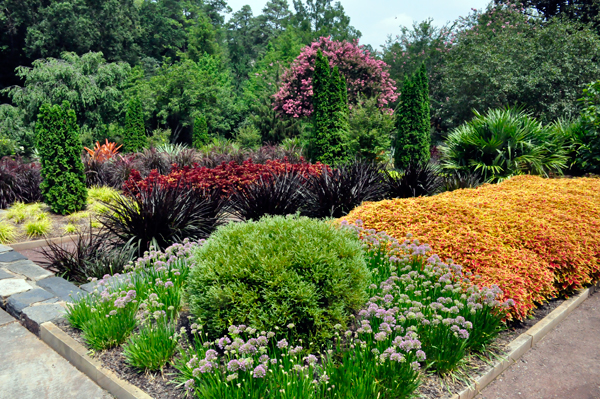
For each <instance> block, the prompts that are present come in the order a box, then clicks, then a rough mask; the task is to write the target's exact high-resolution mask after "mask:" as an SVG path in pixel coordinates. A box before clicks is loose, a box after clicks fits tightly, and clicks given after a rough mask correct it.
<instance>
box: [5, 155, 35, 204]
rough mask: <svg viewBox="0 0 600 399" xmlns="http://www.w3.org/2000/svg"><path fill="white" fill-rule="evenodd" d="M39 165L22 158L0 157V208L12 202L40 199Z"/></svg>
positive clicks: (28, 201) (27, 201)
mask: <svg viewBox="0 0 600 399" xmlns="http://www.w3.org/2000/svg"><path fill="white" fill-rule="evenodd" d="M41 182H42V176H41V174H40V165H39V164H38V163H36V162H30V163H28V162H23V160H22V159H20V158H16V159H12V158H9V157H4V158H2V159H0V209H4V208H8V207H9V206H10V205H11V204H12V203H14V202H16V201H21V202H25V203H30V202H37V201H40V200H41V199H42V191H41V190H40V184H41Z"/></svg>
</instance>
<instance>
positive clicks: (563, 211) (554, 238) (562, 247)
mask: <svg viewBox="0 0 600 399" xmlns="http://www.w3.org/2000/svg"><path fill="white" fill-rule="evenodd" d="M599 204H600V179H590V178H580V179H543V178H540V177H535V176H518V177H514V178H512V179H509V180H506V181H504V182H503V183H500V184H497V185H484V186H481V187H479V188H477V189H474V190H458V191H454V192H451V193H444V194H440V195H436V196H433V197H426V198H415V199H404V200H391V201H382V202H377V203H370V204H365V205H363V206H361V207H359V208H357V209H355V210H354V211H352V212H351V213H350V214H349V215H348V216H347V217H346V219H348V220H351V221H352V220H358V219H360V220H362V221H364V224H365V226H366V227H368V228H374V229H377V230H383V231H387V232H388V233H389V234H391V235H392V236H394V237H404V236H405V235H406V234H407V233H408V232H411V233H413V234H414V235H415V238H418V239H419V240H422V241H425V242H429V243H431V246H432V248H433V250H434V251H435V253H437V254H438V255H439V256H440V257H442V258H443V259H445V258H451V259H453V260H454V261H455V262H457V263H459V264H461V265H463V266H464V268H465V269H466V270H467V271H470V272H472V273H473V274H475V275H477V278H472V280H473V281H475V282H477V283H478V284H482V285H489V284H497V285H498V286H500V288H501V289H502V290H503V291H504V293H505V295H506V297H510V298H514V299H515V301H516V306H515V308H514V310H513V311H512V315H513V316H515V317H518V318H523V317H525V316H526V315H527V314H529V312H531V310H532V309H533V308H534V307H535V304H536V303H543V302H545V301H547V300H548V299H550V298H553V297H554V296H556V295H559V294H569V293H571V292H573V290H576V289H578V288H581V287H583V286H585V285H586V284H589V283H590V282H592V281H594V280H598V279H599V278H600V266H599V265H600V263H599V259H598V254H599V253H600V235H599V231H600V228H599V227H600V226H599V224H598V220H600V205H599Z"/></svg>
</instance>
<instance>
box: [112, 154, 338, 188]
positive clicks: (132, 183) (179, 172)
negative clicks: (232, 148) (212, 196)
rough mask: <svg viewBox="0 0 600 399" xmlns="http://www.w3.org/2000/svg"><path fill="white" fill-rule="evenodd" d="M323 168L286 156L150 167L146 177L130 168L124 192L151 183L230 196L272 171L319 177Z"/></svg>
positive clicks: (149, 185) (320, 165)
mask: <svg viewBox="0 0 600 399" xmlns="http://www.w3.org/2000/svg"><path fill="white" fill-rule="evenodd" d="M324 167H327V166H326V165H323V164H321V163H319V162H317V163H315V164H310V163H307V162H304V161H302V162H300V163H293V164H292V163H289V162H287V159H283V160H267V161H266V162H265V163H264V164H255V163H254V162H252V160H251V159H249V160H246V161H244V162H243V163H241V164H238V163H236V162H234V161H231V162H229V163H225V162H223V163H222V164H221V165H219V166H217V167H215V168H207V167H204V166H199V165H198V164H194V166H192V167H189V166H185V167H183V168H180V167H178V166H177V165H173V167H172V168H171V172H170V173H169V174H167V175H161V174H160V173H158V171H156V170H153V171H152V172H150V175H149V176H148V177H147V178H145V179H144V178H142V176H141V174H140V172H138V171H137V170H133V171H132V172H131V174H130V175H129V179H128V180H127V181H126V182H125V184H124V185H123V191H125V192H126V193H129V194H132V195H137V193H139V191H140V190H148V188H149V187H151V186H152V184H154V183H157V184H159V185H161V186H164V187H175V186H177V185H180V186H182V185H183V186H184V187H189V188H192V189H208V190H211V191H212V190H217V191H218V192H220V193H221V195H223V196H229V195H231V194H232V193H233V191H234V190H239V189H241V188H242V187H244V186H245V185H247V184H250V183H252V182H254V181H256V180H258V179H260V178H261V177H263V178H267V177H268V176H270V175H271V173H275V174H279V173H283V172H285V171H294V172H298V173H300V174H301V175H302V176H305V177H308V176H309V175H314V176H318V175H319V174H320V173H321V170H322V169H323V168H324Z"/></svg>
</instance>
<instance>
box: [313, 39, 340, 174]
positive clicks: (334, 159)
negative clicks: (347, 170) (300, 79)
mask: <svg viewBox="0 0 600 399" xmlns="http://www.w3.org/2000/svg"><path fill="white" fill-rule="evenodd" d="M346 92H347V89H346V82H345V80H344V78H343V77H342V76H341V75H340V73H339V70H338V68H337V67H335V68H334V69H333V71H332V70H331V68H330V67H329V62H328V61H327V58H326V57H325V56H324V55H323V53H322V52H321V51H320V50H319V52H318V53H317V57H316V59H315V71H314V75H313V110H314V111H313V132H312V135H311V137H310V139H309V152H310V157H311V159H312V160H313V161H320V162H323V163H326V164H328V165H335V164H340V163H343V162H345V161H346V160H347V157H348V151H347V143H346V129H347V117H348V106H347V94H346Z"/></svg>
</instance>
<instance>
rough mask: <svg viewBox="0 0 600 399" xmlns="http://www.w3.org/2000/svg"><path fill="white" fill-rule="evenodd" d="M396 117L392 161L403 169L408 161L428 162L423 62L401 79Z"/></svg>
mask: <svg viewBox="0 0 600 399" xmlns="http://www.w3.org/2000/svg"><path fill="white" fill-rule="evenodd" d="M396 112H397V114H396V115H397V116H396V142H395V145H394V148H395V152H394V164H395V166H396V168H398V169H406V168H407V167H408V166H409V165H410V164H425V163H427V162H428V161H429V158H430V152H429V147H430V145H431V138H430V135H429V123H430V122H429V119H430V117H429V85H428V83H427V74H426V71H425V66H424V65H423V66H422V67H421V69H419V71H418V72H417V73H415V74H414V75H413V76H411V77H408V76H407V77H406V78H405V79H404V86H403V87H402V93H401V95H400V104H399V106H398V109H397V111H396Z"/></svg>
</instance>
